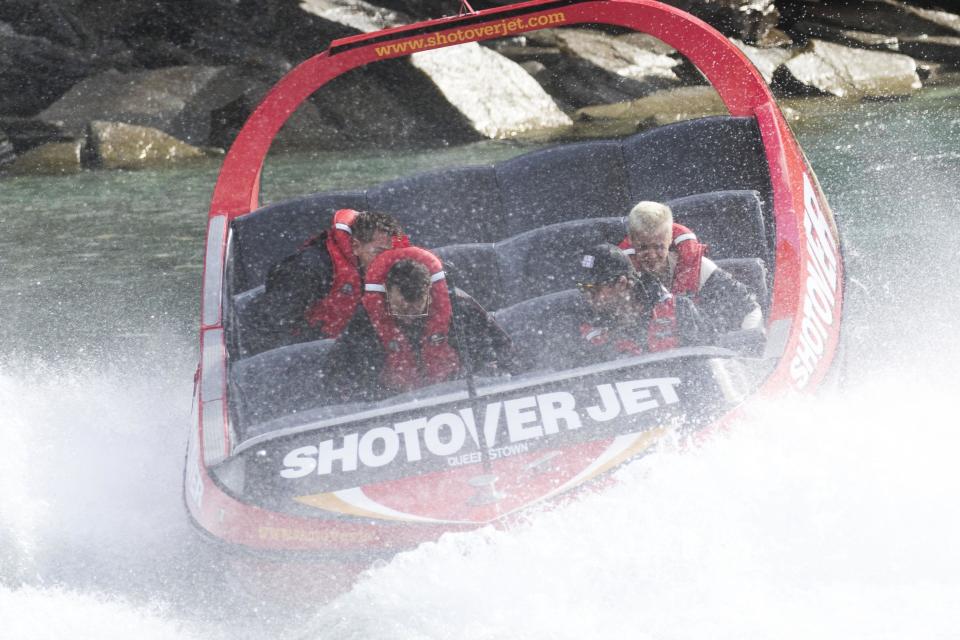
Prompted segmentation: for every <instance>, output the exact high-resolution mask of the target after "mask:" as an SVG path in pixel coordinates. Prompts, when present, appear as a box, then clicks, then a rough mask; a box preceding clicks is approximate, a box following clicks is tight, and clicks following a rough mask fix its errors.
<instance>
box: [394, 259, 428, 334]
mask: <svg viewBox="0 0 960 640" xmlns="http://www.w3.org/2000/svg"><path fill="white" fill-rule="evenodd" d="M431 284H432V282H431V280H430V270H429V269H427V267H426V266H424V265H423V264H421V263H419V262H417V261H416V260H398V261H397V262H396V263H394V265H393V266H392V267H390V270H389V271H388V272H387V278H386V281H385V282H384V289H385V300H386V305H387V313H389V314H390V315H391V316H393V318H394V320H395V321H396V322H398V323H400V324H410V323H413V322H416V321H417V320H418V319H420V318H425V317H426V316H427V311H428V309H429V308H430V285H431Z"/></svg>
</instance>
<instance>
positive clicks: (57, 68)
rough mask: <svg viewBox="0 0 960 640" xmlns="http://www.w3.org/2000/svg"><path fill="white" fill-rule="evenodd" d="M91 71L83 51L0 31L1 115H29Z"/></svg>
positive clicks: (8, 29)
mask: <svg viewBox="0 0 960 640" xmlns="http://www.w3.org/2000/svg"><path fill="white" fill-rule="evenodd" d="M93 68H94V64H93V62H92V61H91V60H90V59H89V57H88V56H86V55H85V54H84V53H82V52H77V51H76V50H74V49H71V48H69V47H65V46H63V45H59V44H56V43H54V42H51V41H50V40H48V39H46V38H42V37H36V36H28V35H21V34H18V33H14V32H13V31H12V29H11V28H9V27H8V28H7V29H4V30H3V31H2V32H0V79H2V86H3V87H4V90H3V91H0V113H3V114H6V115H17V116H28V115H32V114H35V113H37V112H38V111H39V110H41V109H43V108H44V107H46V106H48V105H50V104H52V103H53V102H54V101H55V100H56V99H57V98H58V97H60V96H61V95H62V94H63V93H64V92H65V91H66V90H67V89H69V88H70V86H72V85H73V84H74V83H75V82H77V81H78V80H80V79H81V78H84V77H86V76H87V75H88V74H89V73H90V72H91V70H92V69H93Z"/></svg>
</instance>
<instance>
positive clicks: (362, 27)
mask: <svg viewBox="0 0 960 640" xmlns="http://www.w3.org/2000/svg"><path fill="white" fill-rule="evenodd" d="M95 4H96V7H95V8H93V9H91V8H90V6H89V5H90V3H85V2H82V0H4V2H3V3H0V78H2V82H3V87H4V89H5V91H2V92H0V171H6V172H8V173H14V174H23V173H61V172H72V171H79V170H81V169H83V168H123V169H136V168H139V167H146V166H156V165H158V164H161V165H162V164H168V163H172V162H181V161H184V160H188V159H190V158H195V157H199V156H203V155H209V154H216V153H222V150H223V149H225V148H227V147H228V146H229V144H230V142H231V140H232V139H233V137H234V136H235V135H236V133H237V131H238V130H239V127H240V126H241V125H242V123H243V122H244V120H245V119H246V117H247V116H248V115H249V114H250V112H251V111H252V109H253V108H254V107H255V106H256V104H257V102H258V101H259V99H260V98H261V97H262V96H263V94H264V93H265V92H266V90H267V89H268V87H269V86H271V85H272V84H273V82H275V81H276V80H277V79H278V78H279V77H281V76H282V75H283V74H284V73H285V72H286V71H288V70H289V69H291V68H292V67H293V66H294V65H296V64H298V63H299V62H301V61H303V60H305V59H306V58H307V57H309V56H310V55H313V54H314V53H316V52H318V51H321V50H322V49H324V48H326V46H327V45H328V44H329V42H330V41H331V40H333V39H335V38H340V37H344V36H347V35H352V34H356V33H360V32H366V31H372V30H375V29H379V28H383V27H387V26H395V25H400V24H406V23H409V22H413V21H416V20H418V19H425V18H430V17H438V16H440V15H451V14H455V13H457V11H458V10H459V6H460V3H459V1H457V0H444V1H441V2H436V1H431V2H427V1H426V0H376V3H375V4H372V3H370V2H365V1H363V0H192V1H191V2H189V3H186V2H184V3H180V2H172V1H164V2H155V1H153V0H100V1H99V2H97V3H95ZM494 4H497V3H496V2H490V1H488V2H481V1H479V0H475V1H474V2H472V5H473V7H474V8H475V9H481V8H485V7H488V6H493V5H494ZM670 4H674V5H676V6H679V7H681V8H683V9H686V10H688V11H691V12H692V13H694V14H696V15H698V16H700V17H701V18H703V19H704V20H706V21H708V22H709V23H710V24H712V25H713V26H715V27H716V28H718V29H719V30H720V31H721V32H723V33H724V34H725V35H727V36H728V37H730V38H731V39H732V40H733V41H734V42H736V43H737V45H738V46H740V47H741V49H742V50H743V51H744V52H745V53H746V55H747V56H748V57H749V58H750V59H751V60H752V61H753V62H754V64H755V65H756V66H757V68H758V69H759V70H760V72H761V73H762V74H763V75H764V77H765V78H766V79H767V80H768V82H769V83H770V86H771V87H772V88H773V90H774V92H775V93H776V94H777V95H779V96H784V97H785V96H834V97H836V98H837V99H845V100H860V99H871V98H890V97H901V96H908V95H910V94H912V93H914V92H916V91H919V90H921V89H922V87H923V86H925V85H930V84H936V83H941V82H954V81H955V79H956V78H958V77H960V15H957V14H954V13H950V12H947V11H944V10H942V8H940V7H941V6H946V5H939V6H938V3H937V2H935V1H934V2H924V1H920V0H916V1H907V0H864V1H863V2H860V3H856V8H851V7H852V6H853V5H850V3H848V2H845V1H843V0H821V1H817V0H674V1H672V2H670ZM718 112H724V110H723V105H722V104H720V102H719V100H718V99H717V97H716V94H715V93H714V92H713V91H712V89H710V88H709V87H708V86H706V85H705V82H704V80H703V78H702V76H700V74H699V73H698V72H697V71H696V70H695V69H693V68H692V67H691V66H690V65H689V63H687V62H686V61H685V60H683V59H682V58H681V57H680V56H679V55H678V54H677V53H676V52H675V51H673V50H672V49H670V48H669V47H667V46H666V45H664V44H663V43H661V42H659V41H657V40H654V39H652V38H649V37H647V36H643V35H639V34H633V33H622V32H619V31H617V30H614V29H603V30H600V29H589V28H556V29H550V30H546V31H539V32H534V33H530V34H526V35H522V36H519V37H513V38H504V39H501V40H496V41H491V42H485V43H483V44H468V45H462V46H460V47H456V48H455V49H444V50H439V51H432V52H422V53H417V54H414V55H413V56H411V57H410V58H406V59H402V60H394V61H390V62H386V63H382V64H379V65H375V66H373V67H368V68H364V69H358V70H355V71H352V72H350V73H349V74H347V75H345V76H343V77H341V78H338V79H337V80H335V81H334V82H332V83H331V84H330V85H328V86H327V87H325V88H324V90H323V91H321V92H319V94H318V95H316V96H314V97H313V98H312V99H311V100H310V101H309V102H308V103H306V104H305V105H303V106H302V107H301V108H300V109H299V110H298V112H297V113H296V114H294V116H293V118H292V119H291V120H290V121H289V122H288V124H287V125H286V126H285V127H284V129H283V130H282V131H281V133H280V136H279V137H278V140H277V146H278V147H281V148H283V147H286V148H315V149H338V148H358V147H375V146H388V147H393V146H408V145H409V146H414V145H415V146H424V145H446V144H460V143H465V142H470V141H475V140H481V139H484V138H513V137H522V136H526V137H531V136H532V137H535V138H551V137H576V136H581V135H596V134H598V133H602V134H607V133H609V134H622V133H628V132H631V131H636V130H638V129H642V128H644V127H648V126H651V125H655V124H660V123H663V122H668V121H672V120H676V119H681V118H686V117H694V116H697V115H702V114H707V113H718Z"/></svg>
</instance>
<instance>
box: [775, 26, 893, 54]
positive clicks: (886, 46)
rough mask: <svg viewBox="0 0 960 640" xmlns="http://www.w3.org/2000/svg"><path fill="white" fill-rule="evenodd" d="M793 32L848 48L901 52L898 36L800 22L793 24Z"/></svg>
mask: <svg viewBox="0 0 960 640" xmlns="http://www.w3.org/2000/svg"><path fill="white" fill-rule="evenodd" d="M792 32H793V33H795V34H798V35H801V36H803V37H804V38H805V39H807V38H815V39H818V40H827V41H829V42H835V43H837V44H842V45H845V46H848V47H861V48H863V49H879V50H885V51H899V50H900V49H899V46H900V42H899V40H898V39H897V37H896V36H892V35H887V34H883V33H871V32H869V31H858V30H857V29H849V28H844V27H841V26H835V25H830V24H824V23H821V22H813V21H811V20H800V21H798V22H796V23H794V24H793V27H792Z"/></svg>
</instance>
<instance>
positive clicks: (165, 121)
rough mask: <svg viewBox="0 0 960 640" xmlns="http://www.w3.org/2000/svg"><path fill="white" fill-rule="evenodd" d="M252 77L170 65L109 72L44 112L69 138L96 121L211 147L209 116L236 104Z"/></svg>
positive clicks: (231, 70) (76, 88) (230, 71)
mask: <svg viewBox="0 0 960 640" xmlns="http://www.w3.org/2000/svg"><path fill="white" fill-rule="evenodd" d="M249 85H250V79H249V78H247V77H245V76H243V75H241V74H239V73H238V72H237V70H236V69H234V68H227V67H206V66H196V67H169V68H165V69H157V70H151V71H136V72H132V73H120V72H117V71H108V72H105V73H102V74H98V75H96V76H93V77H91V78H87V79H86V80H83V81H82V82H80V83H78V84H77V85H75V86H74V87H72V88H71V89H70V91H68V92H67V93H66V94H65V95H64V96H63V97H62V98H61V99H60V100H58V101H57V102H56V103H55V104H53V105H51V106H50V107H49V108H47V109H46V110H44V111H43V113H41V114H40V119H42V120H44V121H46V122H52V123H57V124H59V125H60V126H62V127H63V128H64V130H65V131H66V132H67V133H68V134H72V135H82V133H83V132H84V130H85V129H86V126H87V124H88V123H89V122H91V121H93V120H106V121H110V122H124V123H127V124H133V125H139V126H145V127H152V128H155V129H159V130H161V131H164V132H166V133H168V134H170V135H172V136H175V137H177V138H180V139H181V140H184V141H185V142H188V143H191V144H197V145H207V144H209V141H210V138H211V122H212V118H211V114H212V113H214V112H216V111H217V110H219V109H222V108H224V107H225V106H226V105H228V104H230V103H231V102H234V101H235V100H236V99H237V98H238V97H239V96H241V95H243V94H244V92H245V91H246V90H247V89H248V88H249Z"/></svg>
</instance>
